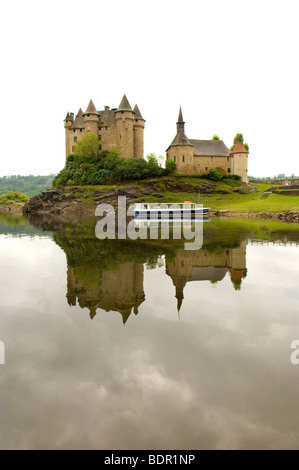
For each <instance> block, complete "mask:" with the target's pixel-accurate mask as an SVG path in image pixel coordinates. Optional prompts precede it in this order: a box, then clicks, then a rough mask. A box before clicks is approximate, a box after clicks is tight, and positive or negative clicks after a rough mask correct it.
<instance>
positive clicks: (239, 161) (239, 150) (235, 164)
mask: <svg viewBox="0 0 299 470" xmlns="http://www.w3.org/2000/svg"><path fill="white" fill-rule="evenodd" d="M231 156H232V173H233V174H234V175H239V176H241V178H242V181H244V182H245V183H248V181H249V180H248V172H247V171H248V170H247V169H248V151H247V150H246V148H245V146H244V144H243V140H242V138H241V136H239V137H238V140H237V142H236V143H235V145H234V147H233V150H232V151H231Z"/></svg>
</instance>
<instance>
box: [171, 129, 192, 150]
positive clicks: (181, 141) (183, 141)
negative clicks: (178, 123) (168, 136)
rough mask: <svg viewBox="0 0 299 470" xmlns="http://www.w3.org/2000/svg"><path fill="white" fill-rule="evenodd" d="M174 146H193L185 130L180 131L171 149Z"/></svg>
mask: <svg viewBox="0 0 299 470" xmlns="http://www.w3.org/2000/svg"><path fill="white" fill-rule="evenodd" d="M172 145H193V144H192V142H191V141H190V140H189V139H188V137H187V136H186V134H185V133H184V131H183V129H180V130H179V131H178V133H177V135H176V136H175V138H174V139H173V141H172V142H171V144H170V146H169V147H171V146H172Z"/></svg>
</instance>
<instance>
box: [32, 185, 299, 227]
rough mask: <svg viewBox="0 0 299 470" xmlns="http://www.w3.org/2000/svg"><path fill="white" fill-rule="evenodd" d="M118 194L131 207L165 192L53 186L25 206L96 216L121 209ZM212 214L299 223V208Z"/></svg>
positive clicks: (41, 211) (35, 210) (47, 211)
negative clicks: (107, 207)
mask: <svg viewBox="0 0 299 470" xmlns="http://www.w3.org/2000/svg"><path fill="white" fill-rule="evenodd" d="M118 196H126V198H127V201H126V202H127V207H129V205H131V204H133V203H134V202H135V200H136V199H137V198H138V201H139V202H145V201H146V197H147V196H154V197H155V198H157V200H159V198H163V197H164V195H163V194H161V193H160V192H158V191H157V188H156V187H155V185H148V186H144V187H139V186H135V185H131V186H121V187H119V188H116V189H114V188H113V189H111V190H109V189H107V190H88V191H86V188H84V187H70V188H58V189H50V190H47V191H44V192H42V193H41V194H38V195H36V196H33V197H32V198H31V199H30V200H29V201H28V202H27V203H26V204H25V205H24V206H23V214H24V215H29V214H30V215H39V214H41V215H43V214H51V215H52V216H63V217H77V218H78V217H79V218H85V217H92V216H94V215H95V208H96V207H97V206H98V205H99V204H111V205H112V206H113V207H114V208H115V209H116V210H117V203H118ZM210 215H211V216H216V217H250V218H259V219H274V220H280V221H283V222H289V223H299V211H290V210H288V211H283V212H261V211H259V212H234V211H230V210H219V211H217V210H210Z"/></svg>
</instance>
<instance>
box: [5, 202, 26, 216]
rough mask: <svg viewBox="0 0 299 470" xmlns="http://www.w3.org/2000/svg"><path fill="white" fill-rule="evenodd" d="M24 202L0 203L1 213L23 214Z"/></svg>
mask: <svg viewBox="0 0 299 470" xmlns="http://www.w3.org/2000/svg"><path fill="white" fill-rule="evenodd" d="M23 207H24V206H23V204H16V203H15V204H9V205H8V204H0V215H3V214H19V215H20V214H22V213H23Z"/></svg>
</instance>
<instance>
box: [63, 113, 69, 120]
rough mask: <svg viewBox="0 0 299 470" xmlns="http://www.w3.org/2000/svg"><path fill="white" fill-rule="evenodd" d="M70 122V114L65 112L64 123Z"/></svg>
mask: <svg viewBox="0 0 299 470" xmlns="http://www.w3.org/2000/svg"><path fill="white" fill-rule="evenodd" d="M69 120H70V113H69V112H67V113H66V116H65V119H64V121H69Z"/></svg>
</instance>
